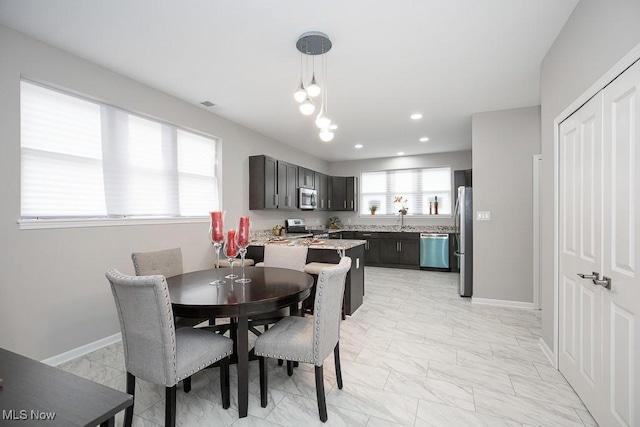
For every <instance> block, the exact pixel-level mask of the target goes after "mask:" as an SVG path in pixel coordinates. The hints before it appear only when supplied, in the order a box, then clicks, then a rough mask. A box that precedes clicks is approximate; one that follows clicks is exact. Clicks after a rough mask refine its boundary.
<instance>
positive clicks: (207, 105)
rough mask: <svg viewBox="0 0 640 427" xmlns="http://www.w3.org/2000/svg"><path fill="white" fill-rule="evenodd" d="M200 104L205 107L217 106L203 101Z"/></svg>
mask: <svg viewBox="0 0 640 427" xmlns="http://www.w3.org/2000/svg"><path fill="white" fill-rule="evenodd" d="M200 104H202V105H204V106H205V107H213V106H214V105H216V104H214V103H213V102H211V101H202V102H201V103H200Z"/></svg>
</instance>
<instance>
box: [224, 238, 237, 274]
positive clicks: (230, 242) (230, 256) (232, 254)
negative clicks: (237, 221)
mask: <svg viewBox="0 0 640 427" xmlns="http://www.w3.org/2000/svg"><path fill="white" fill-rule="evenodd" d="M224 254H225V256H226V257H227V261H229V266H230V267H231V273H229V274H227V275H226V276H224V277H225V278H226V279H235V278H237V277H238V275H237V274H233V262H234V261H235V260H236V256H237V255H238V247H237V246H236V230H233V229H231V230H229V231H228V232H227V244H226V245H225V246H224Z"/></svg>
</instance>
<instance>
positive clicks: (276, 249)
mask: <svg viewBox="0 0 640 427" xmlns="http://www.w3.org/2000/svg"><path fill="white" fill-rule="evenodd" d="M308 252H309V247H308V246H288V245H282V244H276V243H273V244H266V245H264V261H263V262H259V263H257V264H256V266H257V267H278V268H288V269H291V270H298V271H304V266H305V265H306V264H307V253H308Z"/></svg>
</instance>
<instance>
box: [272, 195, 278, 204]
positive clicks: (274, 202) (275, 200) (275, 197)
mask: <svg viewBox="0 0 640 427" xmlns="http://www.w3.org/2000/svg"><path fill="white" fill-rule="evenodd" d="M277 205H278V193H276V194H274V195H273V206H277Z"/></svg>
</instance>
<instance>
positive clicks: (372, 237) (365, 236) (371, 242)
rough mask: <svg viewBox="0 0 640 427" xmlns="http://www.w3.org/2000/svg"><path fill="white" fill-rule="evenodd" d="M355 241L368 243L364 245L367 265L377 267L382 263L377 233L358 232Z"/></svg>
mask: <svg viewBox="0 0 640 427" xmlns="http://www.w3.org/2000/svg"><path fill="white" fill-rule="evenodd" d="M354 239H356V240H366V241H367V243H365V245H364V254H365V257H364V264H365V265H376V264H378V263H379V262H380V261H379V254H380V240H379V239H378V238H377V234H376V233H363V232H356V234H355V236H354Z"/></svg>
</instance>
